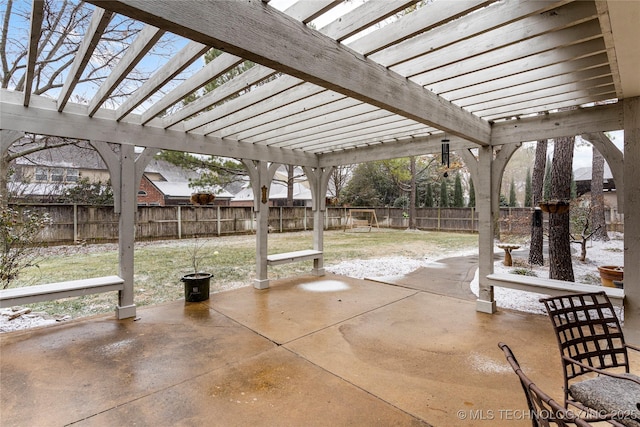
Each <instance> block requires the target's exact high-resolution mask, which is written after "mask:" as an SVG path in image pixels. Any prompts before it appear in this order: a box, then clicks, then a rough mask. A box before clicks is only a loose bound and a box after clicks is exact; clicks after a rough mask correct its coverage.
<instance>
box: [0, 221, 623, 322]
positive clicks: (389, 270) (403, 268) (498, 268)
mask: <svg viewBox="0 0 640 427" xmlns="http://www.w3.org/2000/svg"><path fill="white" fill-rule="evenodd" d="M609 236H610V237H611V240H610V241H609V242H593V241H590V242H588V243H587V260H586V261H585V262H584V263H583V262H581V261H579V260H578V258H577V256H578V255H579V254H578V252H579V250H580V248H579V246H578V245H573V246H572V249H573V250H574V262H573V272H574V276H575V278H576V281H582V280H581V278H584V277H585V276H587V275H591V276H594V277H597V276H598V268H597V267H598V266H599V265H623V258H624V255H623V251H622V248H623V240H622V239H623V236H622V234H619V233H609ZM524 249H526V248H524V247H523V248H521V249H519V250H517V251H513V252H512V254H513V258H514V260H525V261H526V256H525V254H526V252H525V253H523V250H524ZM494 251H495V252H496V253H502V249H499V248H497V247H495V248H494ZM475 253H477V251H475V250H474V251H464V252H458V253H449V254H447V255H445V256H443V257H442V258H439V259H444V258H450V257H458V256H468V255H473V254H475ZM439 259H427V258H424V259H412V258H406V257H385V258H377V259H367V260H351V261H343V262H341V263H339V264H336V265H332V266H325V269H326V270H327V271H328V272H330V273H333V274H340V275H345V276H349V277H354V278H359V279H362V278H365V277H369V278H384V277H393V276H402V275H405V274H408V273H411V272H412V271H415V270H417V269H418V268H420V267H427V266H429V265H433V263H434V262H437V261H438V260H439ZM514 268H515V267H505V266H504V265H503V264H502V260H499V261H496V263H495V265H494V271H495V272H496V273H508V272H511V271H512V270H513V269H514ZM527 268H529V267H527ZM531 269H532V270H533V271H534V272H535V273H536V275H537V276H538V277H549V273H548V267H535V268H531ZM469 286H470V289H471V291H472V292H473V293H474V294H475V295H476V296H477V295H478V271H477V270H476V275H475V277H474V279H473V280H472V281H471V283H470V284H469ZM494 296H495V299H496V304H497V305H498V307H502V308H509V309H513V310H518V311H524V312H529V313H540V314H544V308H543V307H542V305H541V304H540V302H539V301H538V299H539V298H541V297H543V295H540V294H533V293H530V292H523V291H517V290H514V289H504V288H495V293H494ZM12 313H14V312H12V311H11V309H3V310H1V311H0V332H9V331H14V330H18V329H26V328H32V327H36V326H43V325H48V324H53V323H56V322H60V321H64V320H66V318H56V317H55V316H50V315H47V314H44V313H28V314H24V315H21V316H19V317H17V318H15V319H13V320H9V318H10V316H11V314H12Z"/></svg>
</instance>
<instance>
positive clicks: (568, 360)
mask: <svg viewBox="0 0 640 427" xmlns="http://www.w3.org/2000/svg"><path fill="white" fill-rule="evenodd" d="M562 359H563V360H565V361H566V362H569V363H572V364H574V365H578V366H581V367H583V368H584V369H586V370H587V371H591V372H595V373H597V374H599V375H606V376H608V377H613V378H619V379H621V380H627V381H632V382H634V383H636V384H639V385H640V378H633V377H629V376H626V375H621V374H615V373H613V372H609V371H603V370H602V369H598V368H594V367H593V366H589V365H587V364H584V363H582V362H579V361H577V360H575V359H572V358H571V357H569V356H562Z"/></svg>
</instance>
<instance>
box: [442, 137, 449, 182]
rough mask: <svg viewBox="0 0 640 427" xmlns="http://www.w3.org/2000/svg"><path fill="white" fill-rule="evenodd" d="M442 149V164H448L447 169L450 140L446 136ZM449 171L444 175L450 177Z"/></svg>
mask: <svg viewBox="0 0 640 427" xmlns="http://www.w3.org/2000/svg"><path fill="white" fill-rule="evenodd" d="M441 142H442V150H441V151H440V158H441V159H442V165H443V166H444V165H447V169H449V140H448V139H447V138H446V136H445V138H443V139H442V141H441ZM448 176H449V172H447V171H445V172H444V177H445V178H446V177H448Z"/></svg>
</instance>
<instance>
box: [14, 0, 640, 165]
mask: <svg viewBox="0 0 640 427" xmlns="http://www.w3.org/2000/svg"><path fill="white" fill-rule="evenodd" d="M90 3H93V4H94V5H95V6H96V7H95V11H94V17H93V21H92V24H91V26H90V27H89V28H90V31H89V32H88V33H87V34H86V35H84V37H85V42H84V44H83V46H82V48H81V52H80V53H79V54H78V55H76V58H75V63H74V65H73V67H72V71H71V72H70V73H69V75H68V76H67V77H66V83H65V87H64V90H62V91H61V92H60V95H59V98H58V99H56V100H55V101H56V107H57V111H59V112H62V113H70V114H85V115H86V116H87V117H94V116H95V117H96V118H102V119H104V120H105V121H108V120H112V121H113V122H114V123H119V124H128V125H131V126H134V125H135V126H144V128H145V129H155V130H156V132H155V133H153V132H152V133H151V134H154V135H157V131H158V130H164V131H176V134H177V135H179V134H181V133H182V134H183V133H187V134H190V135H191V136H193V137H194V138H197V140H198V141H204V142H205V143H204V144H202V143H199V144H200V145H198V147H200V148H201V150H200V151H203V152H210V153H218V154H221V153H223V152H224V153H225V154H233V151H232V150H231V149H230V148H229V147H233V144H240V145H239V146H242V147H244V149H245V151H244V152H245V153H246V152H247V151H246V150H247V147H251V146H255V147H256V148H257V147H260V149H261V151H256V153H260V155H265V153H266V155H267V156H270V155H271V154H273V153H276V152H278V150H280V151H283V152H284V151H286V150H293V152H295V153H304V154H305V155H323V156H327V155H332V156H333V157H332V158H333V159H336V162H337V163H338V162H340V163H346V162H348V161H347V160H345V159H348V158H349V156H350V155H351V153H353V152H354V149H361V148H363V147H372V146H378V145H380V144H384V145H385V146H393V144H398V146H401V145H402V144H406V142H407V141H419V140H427V139H429V138H432V139H433V140H434V141H436V140H439V139H440V138H441V137H442V135H443V131H445V132H446V134H447V136H452V137H456V136H457V137H459V139H458V141H467V145H468V146H474V145H476V144H482V145H485V144H490V143H491V140H490V133H491V129H492V127H494V126H496V125H497V124H499V123H510V122H512V121H514V120H521V119H523V118H526V117H529V116H536V115H539V114H541V113H545V114H550V113H554V112H555V111H557V110H562V109H571V108H576V107H578V108H580V107H584V106H586V105H590V104H592V103H596V102H604V101H607V102H610V103H613V102H616V101H617V100H618V99H622V98H624V97H635V96H640V88H639V87H638V86H639V84H638V83H637V81H638V80H639V79H638V77H637V69H638V67H637V65H638V57H639V56H640V54H639V53H638V51H639V49H638V48H637V40H638V39H637V34H638V30H637V28H636V27H637V26H638V25H637V22H636V24H635V25H634V24H633V16H636V17H637V14H638V9H639V8H638V5H637V2H623V1H620V2H615V1H614V2H594V1H569V0H561V1H541V0H520V1H515V0H503V1H492V0H455V1H446V0H436V1H433V2H426V4H422V3H423V2H417V1H415V0H393V1H392V0H369V1H366V2H355V3H356V6H357V7H355V8H352V9H351V10H350V11H349V12H346V13H343V12H340V10H341V7H342V6H343V5H342V4H341V3H342V2H339V1H329V0H314V1H306V0H300V1H298V2H296V3H293V4H290V5H288V6H286V7H285V6H283V4H284V3H282V2H278V1H277V0H273V1H271V2H266V1H263V3H260V2H255V1H253V2H249V1H245V0H238V1H236V2H226V1H220V2H215V1H214V2H202V1H198V0H190V1H180V2H173V1H161V0H157V1H148V0H114V1H111V0H100V1H97V0H96V1H91V2H90ZM285 3H286V2H285ZM416 3H418V6H420V7H417V8H413V9H408V8H412V7H413V6H415V5H416ZM634 3H635V4H634ZM34 4H36V5H39V6H36V7H35V8H34V13H33V16H34V18H33V22H34V25H32V27H34V28H32V30H37V28H36V27H37V25H39V24H38V20H39V19H41V18H42V6H41V4H42V3H41V2H38V1H36V2H34ZM276 7H280V8H281V9H283V10H277V9H276ZM103 8H104V9H103ZM610 8H611V9H612V10H613V11H614V13H609V10H610ZM408 10H409V11H408ZM230 11H235V12H234V13H231V12H230ZM119 13H121V14H125V15H128V16H131V17H133V18H135V19H138V20H140V21H142V22H144V23H145V24H146V26H145V28H144V29H143V31H141V32H140V34H139V35H138V37H137V39H136V40H135V42H134V43H132V44H131V46H130V47H129V49H128V50H127V52H125V54H124V56H123V57H122V58H121V59H120V61H119V63H118V64H117V65H116V66H115V68H114V69H113V71H112V74H111V75H110V76H109V77H108V78H107V79H106V80H105V81H104V82H103V83H102V85H101V86H100V87H99V88H98V89H97V90H96V91H95V94H93V98H91V99H89V100H88V101H87V104H86V105H83V104H74V103H72V102H70V101H69V99H70V96H71V94H72V93H73V91H74V89H75V82H76V81H77V80H78V79H79V76H80V75H81V74H82V71H83V70H84V68H85V67H86V66H87V63H88V61H89V58H90V56H91V49H92V46H95V45H96V42H97V40H98V39H99V36H100V33H101V31H103V30H104V28H105V27H106V22H108V20H109V19H112V17H113V16H116V14H119ZM634 14H635V15H634ZM327 17H331V18H330V19H329V23H328V24H326V25H323V26H322V27H320V28H318V29H315V20H317V19H318V18H325V20H326V18H327ZM630 19H631V22H628V21H629V20H630ZM625 20H626V22H625ZM618 22H620V24H618ZM227 23H228V24H227ZM223 25H229V28H226V29H225V28H221V27H222V26H223ZM243 25H244V28H241V29H240V30H238V31H237V32H236V29H237V27H238V26H243ZM209 28H213V29H211V30H209ZM165 31H167V32H174V33H176V34H181V35H184V36H187V37H188V38H190V39H191V41H189V43H187V44H186V45H185V47H184V48H182V49H181V50H179V51H177V52H176V53H175V56H174V57H173V58H172V59H171V60H169V61H168V62H167V63H166V64H165V65H164V66H163V67H161V68H159V69H158V70H157V71H156V72H155V74H154V75H153V76H152V77H151V79H149V80H148V81H147V82H146V83H145V84H143V85H142V86H141V87H140V88H139V89H137V91H136V92H134V93H133V94H132V95H131V96H130V97H129V98H128V99H126V100H125V101H124V102H122V103H121V104H120V105H117V106H115V107H113V106H112V105H109V104H108V103H106V101H107V99H108V98H109V96H110V95H111V94H112V93H113V91H114V90H115V89H116V87H117V86H118V84H120V83H121V82H122V81H123V80H125V79H126V78H127V77H128V75H129V73H131V72H132V71H133V70H134V68H135V66H136V65H137V64H138V63H139V62H140V61H142V60H143V58H144V57H145V55H146V54H147V52H149V50H150V49H151V48H152V47H153V45H154V44H155V43H157V42H158V40H159V39H160V37H161V36H162V34H163V33H164V32H165ZM283 38H286V40H282V39H283ZM36 40H37V39H36ZM314 40H315V42H313V41H314ZM633 40H635V41H633ZM312 42H313V44H311V43H312ZM34 43H35V41H34V37H31V44H30V49H29V57H28V61H27V64H28V67H27V70H28V71H29V72H32V69H33V64H35V62H36V61H37V59H38V58H37V56H36V54H35V51H36V49H34V46H35V44H34ZM634 43H635V44H634ZM211 46H213V47H217V48H221V49H223V50H225V53H223V54H222V55H220V56H218V57H217V58H216V59H215V60H214V61H212V62H210V63H209V64H207V65H206V66H204V67H203V68H202V69H200V70H199V71H197V72H195V73H193V74H192V75H191V76H190V77H188V78H187V79H186V80H184V81H182V82H181V83H179V84H175V85H174V87H173V89H172V90H171V91H169V92H168V93H164V94H162V95H161V96H160V91H161V89H162V88H163V87H165V85H167V83H169V82H171V81H172V79H174V78H175V77H176V76H177V75H178V74H179V73H180V72H182V71H183V70H185V69H186V68H187V67H188V66H189V65H191V64H192V63H194V61H196V60H198V59H199V58H200V57H201V56H202V55H203V53H204V52H206V51H207V50H208V49H209V47H211ZM617 48H620V49H621V51H620V52H618V51H617ZM306 54H308V55H313V56H310V58H317V61H313V59H312V60H311V63H310V61H309V60H308V59H307V58H306V57H305V56H304V55H306ZM245 58H247V59H250V60H253V61H255V62H257V63H258V64H259V65H257V66H255V67H253V68H251V69H250V70H248V71H246V72H244V73H241V74H240V75H238V76H237V77H235V78H234V79H232V80H230V81H229V82H227V83H226V84H224V85H222V86H220V87H218V88H217V89H215V90H214V91H212V92H210V93H208V94H206V95H205V96H202V97H200V98H199V99H198V100H196V101H195V102H193V103H191V104H188V105H187V106H182V105H181V101H182V99H184V98H185V97H186V96H188V95H189V94H191V93H193V92H194V91H196V90H198V89H201V88H202V87H203V86H204V85H205V84H206V83H208V82H209V81H211V80H212V79H215V78H217V77H219V76H220V75H222V74H224V73H226V72H227V71H229V70H230V69H232V68H234V67H236V66H237V65H238V64H240V63H242V62H243V61H244V59H245ZM296 58H298V61H297V62H296ZM634 67H635V69H634ZM631 70H633V71H631ZM27 81H28V82H29V83H30V81H29V79H27ZM368 85H369V86H368ZM26 87H27V88H29V87H30V85H26ZM247 88H251V89H252V90H249V91H247V90H246V89H247ZM5 95H7V94H5ZM30 95H31V94H30V93H29V91H28V90H27V92H26V93H25V94H23V95H22V99H23V104H24V105H25V106H28V107H29V108H45V109H46V108H47V107H44V105H45V104H46V103H45V102H44V101H42V102H36V103H34V102H33V99H34V98H38V96H36V95H31V96H30ZM152 99H154V100H155V101H154V102H151V100H152ZM166 112H169V113H168V114H165V115H163V116H161V114H163V113H166ZM23 130H26V131H29V129H23ZM76 132H77V131H76ZM75 136H76V137H77V135H75ZM208 140H211V141H213V142H215V144H212V146H215V147H216V148H215V149H212V150H207V149H206V141H208ZM514 142H518V141H514ZM144 144H145V145H152V142H145V143H144ZM222 146H226V147H227V148H226V152H225V150H223V149H221V148H220V147H222ZM180 148H181V146H180V143H179V142H178V143H176V149H180ZM183 148H185V149H191V150H193V148H194V147H193V146H185V147H183ZM265 148H266V149H265ZM270 149H272V150H270ZM275 149H277V150H275ZM248 151H251V150H250V149H248ZM339 153H344V156H346V157H345V158H342V159H340V157H339ZM389 153H393V151H390V152H389ZM398 153H400V152H398ZM269 160H276V159H275V158H273V159H269Z"/></svg>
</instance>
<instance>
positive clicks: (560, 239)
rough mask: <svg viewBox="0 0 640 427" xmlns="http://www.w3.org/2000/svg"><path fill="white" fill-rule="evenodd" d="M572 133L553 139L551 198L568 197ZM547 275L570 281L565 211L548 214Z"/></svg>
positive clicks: (570, 268)
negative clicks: (570, 135)
mask: <svg viewBox="0 0 640 427" xmlns="http://www.w3.org/2000/svg"><path fill="white" fill-rule="evenodd" d="M573 143H574V137H570V138H567V137H565V138H558V139H556V140H555V142H554V148H553V161H552V163H551V199H552V200H563V201H567V202H568V201H569V200H570V199H571V168H572V166H573ZM549 278H550V279H557V280H564V281H567V282H573V281H574V276H573V263H572V261H571V236H570V230H569V212H568V211H567V212H566V213H555V214H553V213H552V214H549Z"/></svg>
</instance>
